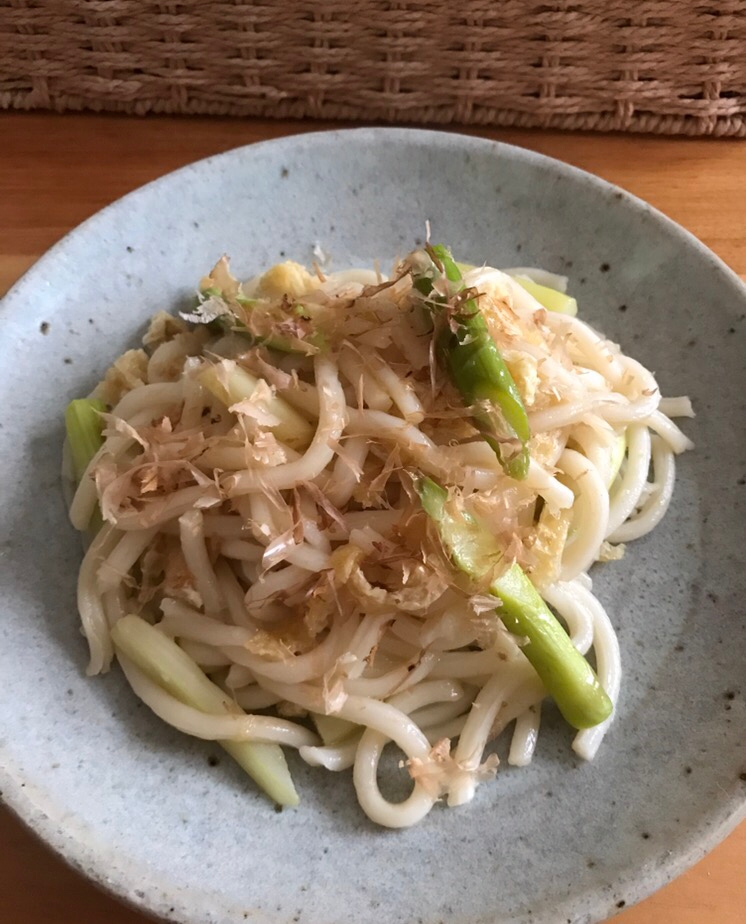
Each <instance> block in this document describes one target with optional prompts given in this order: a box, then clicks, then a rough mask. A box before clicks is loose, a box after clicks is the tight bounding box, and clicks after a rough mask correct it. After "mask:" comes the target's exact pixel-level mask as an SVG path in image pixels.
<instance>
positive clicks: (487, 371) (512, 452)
mask: <svg viewBox="0 0 746 924" xmlns="http://www.w3.org/2000/svg"><path fill="white" fill-rule="evenodd" d="M428 253H429V255H430V257H431V259H432V261H433V263H432V268H428V269H427V270H426V271H422V270H417V269H413V283H414V287H415V289H416V290H417V291H418V292H420V294H422V295H424V296H425V297H426V298H428V300H429V301H430V302H431V303H435V304H438V303H440V304H443V305H445V304H447V302H448V299H443V298H440V297H439V296H436V297H433V296H432V291H433V279H434V276H433V275H432V274H435V273H438V272H441V269H440V268H441V267H442V275H444V276H445V278H446V279H447V280H448V282H449V283H450V288H451V290H452V293H453V295H458V293H459V292H461V291H463V289H464V283H463V276H462V275H461V270H460V269H459V267H458V265H457V264H456V262H455V261H454V259H453V257H452V256H451V253H450V251H449V250H448V249H447V248H446V247H444V246H443V245H442V244H436V245H435V246H433V247H430V248H429V250H428ZM451 320H453V321H454V322H455V323H454V324H453V325H451V324H450V323H449V324H446V325H444V327H443V330H442V332H441V334H440V335H439V338H438V343H437V347H438V349H437V352H438V359H439V361H440V363H441V365H442V366H443V367H444V368H445V370H446V372H447V373H448V376H449V377H450V379H451V381H452V382H453V384H454V385H455V386H456V388H457V389H458V390H459V392H460V393H461V396H462V398H463V399H464V402H465V403H466V404H467V405H469V406H471V407H473V412H472V414H473V421H474V423H475V425H476V426H477V428H478V429H479V431H480V432H481V434H482V436H483V437H484V439H485V440H486V441H487V442H488V443H489V445H490V446H491V447H492V449H494V451H495V454H496V455H497V457H498V459H499V460H500V464H501V465H502V466H503V468H504V469H505V471H506V473H507V474H508V475H510V476H511V477H512V478H516V479H519V480H520V479H523V478H525V477H526V473H527V472H528V466H529V454H528V446H527V443H528V440H529V438H530V436H531V431H530V429H529V425H528V417H527V416H526V409H525V408H524V406H523V401H522V399H521V395H520V393H519V391H518V389H517V388H516V384H515V382H514V381H513V377H512V376H511V374H510V370H509V369H508V367H507V366H506V364H505V361H504V360H503V358H502V356H501V355H500V351H499V349H498V348H497V345H496V343H495V341H494V340H493V339H492V337H491V336H490V333H489V330H488V328H487V322H486V321H485V319H484V316H483V315H482V314H481V312H480V311H479V307H478V306H477V302H476V300H475V299H473V298H469V299H466V300H465V301H463V302H461V303H459V304H458V306H457V308H456V309H455V311H454V313H453V316H452V319H451Z"/></svg>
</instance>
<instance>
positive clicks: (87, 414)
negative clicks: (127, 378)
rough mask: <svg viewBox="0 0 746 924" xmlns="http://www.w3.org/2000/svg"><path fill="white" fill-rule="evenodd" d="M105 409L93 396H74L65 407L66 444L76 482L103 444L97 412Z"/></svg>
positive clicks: (99, 417) (101, 402) (99, 418)
mask: <svg viewBox="0 0 746 924" xmlns="http://www.w3.org/2000/svg"><path fill="white" fill-rule="evenodd" d="M105 410H106V405H105V404H104V402H103V401H97V400H95V399H94V398H76V399H75V400H74V401H71V402H70V403H69V404H68V406H67V407H66V408H65V429H66V430H67V445H68V447H69V449H70V458H71V460H72V464H73V473H74V475H75V480H76V481H78V482H79V481H80V479H81V478H82V477H83V474H84V472H85V470H86V469H87V468H88V463H89V462H90V461H91V459H92V458H93V457H94V456H95V455H96V453H97V452H98V450H99V449H100V448H101V445H102V444H103V441H104V439H103V437H102V436H101V429H102V424H101V416H100V413H99V412H100V411H105Z"/></svg>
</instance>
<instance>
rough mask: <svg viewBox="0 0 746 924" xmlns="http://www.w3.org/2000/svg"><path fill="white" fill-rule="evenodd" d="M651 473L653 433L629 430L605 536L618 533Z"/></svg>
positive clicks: (636, 427) (635, 427)
mask: <svg viewBox="0 0 746 924" xmlns="http://www.w3.org/2000/svg"><path fill="white" fill-rule="evenodd" d="M649 469H650V431H649V430H648V428H647V427H646V426H633V427H629V429H628V430H627V460H626V463H625V465H624V468H623V470H622V474H621V477H620V478H619V479H618V481H617V484H616V485H615V486H614V487H613V489H612V495H611V499H610V502H609V522H608V524H607V526H606V532H605V535H609V534H611V533H613V532H615V531H616V530H617V529H619V527H620V526H621V525H622V523H624V521H625V520H626V519H627V517H628V516H629V515H630V514H631V513H632V511H633V510H634V509H635V507H636V506H637V503H638V501H639V499H640V495H641V494H642V491H643V488H644V487H645V484H646V482H647V478H648V470H649Z"/></svg>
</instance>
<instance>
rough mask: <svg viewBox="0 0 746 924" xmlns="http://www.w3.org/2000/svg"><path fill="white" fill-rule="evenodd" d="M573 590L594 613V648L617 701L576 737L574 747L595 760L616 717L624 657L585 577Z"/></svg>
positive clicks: (606, 684) (602, 679)
mask: <svg viewBox="0 0 746 924" xmlns="http://www.w3.org/2000/svg"><path fill="white" fill-rule="evenodd" d="M572 593H573V594H574V595H575V596H576V598H577V600H578V601H579V603H580V604H581V606H584V607H585V608H586V609H588V610H589V611H590V612H591V613H592V614H593V650H594V652H595V655H596V673H597V674H598V679H599V682H600V684H601V686H602V687H603V688H604V690H606V692H607V694H608V696H609V699H610V700H611V702H612V703H613V705H614V712H612V714H611V715H610V716H609V718H608V719H606V720H605V721H604V722H601V724H600V725H596V726H595V727H593V728H586V729H583V731H580V732H578V733H577V735H576V736H575V739H574V740H573V743H572V747H573V750H574V751H575V753H576V754H578V755H579V756H580V757H582V758H583V759H584V760H593V758H594V757H595V756H596V752H597V751H598V748H599V746H600V744H601V742H602V741H603V738H604V735H605V734H606V732H607V730H608V728H609V726H610V725H611V723H612V721H613V719H614V713H615V712H616V704H617V700H618V699H619V688H620V685H621V680H622V659H621V653H620V651H619V640H618V639H617V637H616V632H615V631H614V627H613V626H612V624H611V620H610V619H609V617H608V615H607V613H606V610H605V609H604V608H603V606H602V605H601V602H600V601H599V600H598V598H597V597H595V596H594V594H593V593H592V592H591V591H590V589H588V588H587V587H584V586H583V582H581V581H573V583H572Z"/></svg>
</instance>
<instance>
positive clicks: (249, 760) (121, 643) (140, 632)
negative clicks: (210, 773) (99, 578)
mask: <svg viewBox="0 0 746 924" xmlns="http://www.w3.org/2000/svg"><path fill="white" fill-rule="evenodd" d="M111 638H112V641H113V642H114V647H115V649H116V650H117V651H118V652H121V653H122V654H123V655H125V656H126V657H128V658H129V659H130V661H133V662H134V663H135V664H136V665H137V666H138V667H139V668H140V670H141V671H143V672H144V673H145V674H147V675H148V677H150V679H151V680H153V681H154V682H155V683H157V684H158V685H159V686H161V687H163V689H164V690H166V691H167V692H169V693H170V694H171V695H172V696H175V697H176V699H178V700H180V701H181V702H182V703H185V704H186V705H187V706H192V707H193V708H194V709H199V710H200V711H201V712H206V713H208V714H211V715H225V713H238V714H240V713H241V709H240V708H239V707H238V706H237V705H236V704H235V703H234V702H233V700H231V699H230V697H229V696H227V695H226V694H225V693H224V692H223V691H222V690H221V689H220V687H218V686H216V685H215V684H214V683H213V682H212V681H211V680H209V679H208V678H207V677H205V675H204V674H203V673H202V671H201V670H200V669H199V667H198V666H197V664H195V662H194V661H193V660H192V659H191V658H190V657H189V655H188V654H187V653H186V652H185V651H184V650H183V649H182V648H180V647H179V646H178V645H177V644H176V642H174V641H172V640H171V639H170V638H168V637H167V636H165V635H164V634H163V633H162V632H159V631H158V629H155V628H154V627H153V626H151V625H150V624H149V623H147V622H145V620H144V619H141V618H140V617H139V616H134V615H129V616H124V617H123V618H122V619H120V620H119V622H117V623H116V624H115V625H114V628H113V629H112V630H111ZM220 744H221V745H222V746H223V747H224V748H225V750H226V751H227V752H228V753H229V754H230V755H231V757H233V759H234V760H235V761H236V762H237V763H238V764H239V765H240V766H241V767H243V769H244V770H245V771H246V772H247V773H248V774H249V776H250V777H251V778H252V779H253V780H254V781H255V782H256V783H257V784H258V785H259V786H260V787H261V789H263V790H264V792H266V793H267V795H268V796H269V797H270V798H271V799H274V801H275V802H277V803H278V804H280V805H297V804H298V801H299V800H298V794H297V792H296V791H295V787H294V786H293V781H292V779H291V777H290V771H289V770H288V766H287V763H286V761H285V755H284V754H283V753H282V748H281V747H280V746H279V745H278V744H262V743H260V742H256V741H221V742H220Z"/></svg>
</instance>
